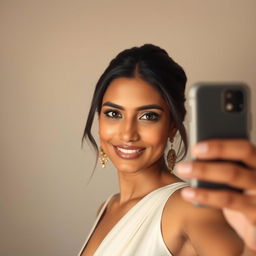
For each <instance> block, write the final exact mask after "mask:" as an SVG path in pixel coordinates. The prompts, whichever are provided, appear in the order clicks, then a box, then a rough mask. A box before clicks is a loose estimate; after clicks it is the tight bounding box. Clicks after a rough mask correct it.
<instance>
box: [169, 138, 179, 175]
mask: <svg viewBox="0 0 256 256" xmlns="http://www.w3.org/2000/svg"><path fill="white" fill-rule="evenodd" d="M173 141H174V139H173V138H171V139H170V142H171V148H170V150H169V151H168V154H167V164H168V169H169V172H170V173H172V171H173V169H174V166H175V163H176V159H177V155H176V152H175V150H174V149H173Z"/></svg>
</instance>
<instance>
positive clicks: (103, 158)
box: [99, 148, 108, 168]
mask: <svg viewBox="0 0 256 256" xmlns="http://www.w3.org/2000/svg"><path fill="white" fill-rule="evenodd" d="M99 161H100V164H101V168H105V167H106V164H107V161H108V156H107V154H106V153H105V152H104V151H103V149H102V148H100V154H99Z"/></svg>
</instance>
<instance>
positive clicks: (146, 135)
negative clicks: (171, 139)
mask: <svg viewBox="0 0 256 256" xmlns="http://www.w3.org/2000/svg"><path fill="white" fill-rule="evenodd" d="M141 135H142V137H143V140H144V141H147V142H148V143H149V144H151V145H152V146H156V147H159V146H161V147H163V148H165V146H166V143H167V140H168V132H167V129H166V127H163V126H159V127H154V128H151V129H146V130H144V131H142V134H141Z"/></svg>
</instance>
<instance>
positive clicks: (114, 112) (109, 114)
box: [103, 110, 122, 119]
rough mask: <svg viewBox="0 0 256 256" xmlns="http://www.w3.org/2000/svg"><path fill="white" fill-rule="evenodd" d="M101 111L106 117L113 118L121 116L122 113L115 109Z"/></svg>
mask: <svg viewBox="0 0 256 256" xmlns="http://www.w3.org/2000/svg"><path fill="white" fill-rule="evenodd" d="M103 113H104V115H105V116H106V117H109V118H113V119H120V118H122V114H121V113H120V112H119V111H117V110H106V111H104V112H103Z"/></svg>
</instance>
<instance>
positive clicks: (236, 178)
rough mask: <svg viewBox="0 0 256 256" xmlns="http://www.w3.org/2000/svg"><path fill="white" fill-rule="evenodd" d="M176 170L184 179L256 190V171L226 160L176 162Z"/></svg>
mask: <svg viewBox="0 0 256 256" xmlns="http://www.w3.org/2000/svg"><path fill="white" fill-rule="evenodd" d="M176 171H177V174H178V175H179V176H181V177H182V178H185V179H191V178H196V179H200V180H205V181H208V182H217V183H225V184H228V185H231V186H234V187H238V188H243V189H246V190H256V171H254V170H248V169H246V168H244V167H241V166H240V165H236V164H232V163H228V162H227V163H224V162H222V163H218V162H196V161H195V162H182V163H179V164H177V168H176Z"/></svg>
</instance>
